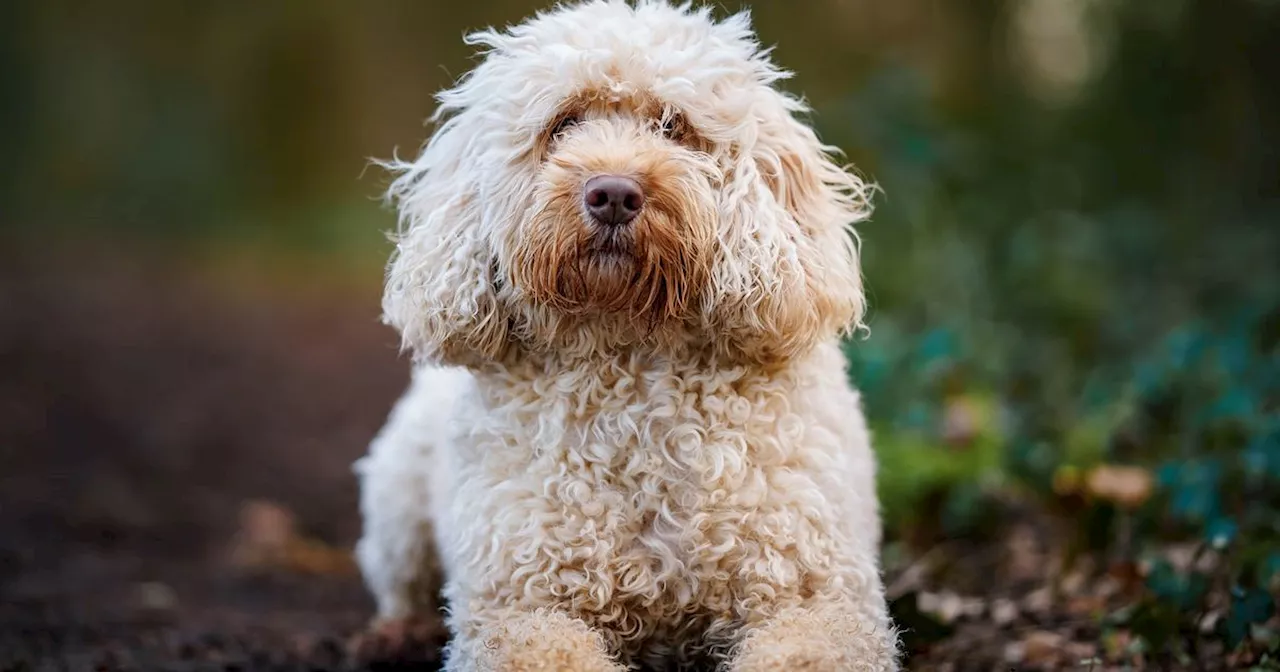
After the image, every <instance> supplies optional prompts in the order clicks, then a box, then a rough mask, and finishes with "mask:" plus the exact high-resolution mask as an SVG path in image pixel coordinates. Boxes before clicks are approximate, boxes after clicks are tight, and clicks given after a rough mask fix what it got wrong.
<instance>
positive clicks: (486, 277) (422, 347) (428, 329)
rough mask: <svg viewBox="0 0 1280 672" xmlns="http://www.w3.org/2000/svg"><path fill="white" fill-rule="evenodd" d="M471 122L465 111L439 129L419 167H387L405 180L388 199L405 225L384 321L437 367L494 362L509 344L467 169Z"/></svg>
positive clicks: (485, 230)
mask: <svg viewBox="0 0 1280 672" xmlns="http://www.w3.org/2000/svg"><path fill="white" fill-rule="evenodd" d="M470 122H471V119H470V117H469V116H468V113H467V112H465V111H464V112H463V113H461V114H460V115H458V116H455V117H452V118H450V119H449V120H448V121H446V122H444V123H443V124H442V125H441V126H440V127H439V128H438V130H437V131H436V133H435V134H434V135H433V136H432V137H431V139H430V140H429V141H428V143H427V145H426V146H425V147H424V149H423V150H422V153H421V154H420V156H419V157H418V158H417V160H415V161H413V162H400V161H393V162H389V163H387V164H385V165H386V167H388V168H389V169H391V170H392V171H394V172H396V173H398V176H397V177H396V179H395V180H394V181H393V182H392V184H391V187H390V189H389V190H388V196H389V197H390V198H391V200H392V201H393V202H394V203H395V205H396V207H397V209H398V210H399V216H400V226H399V231H398V234H397V235H396V236H395V237H394V240H395V243H396V249H395V252H394V253H393V255H392V257H391V261H390V264H389V265H388V268H387V278H386V287H385V291H384V293H383V298H382V310H383V321H384V322H386V323H387V324H390V325H392V326H394V327H395V328H396V329H397V330H399V332H400V334H401V338H402V347H403V348H405V349H411V350H412V351H413V353H414V356H415V359H418V360H422V361H428V362H433V363H438V364H464V365H465V364H469V363H474V362H476V361H483V360H488V359H493V358H496V357H499V356H500V355H501V353H502V351H503V349H504V347H505V346H506V343H507V328H508V327H507V319H508V318H507V315H506V311H504V310H503V309H502V306H501V304H500V301H499V299H498V296H497V292H496V291H495V286H494V283H495V278H494V263H495V262H494V253H493V249H494V248H493V244H492V242H491V240H492V233H491V231H490V228H491V227H489V226H487V225H486V222H485V210H484V208H483V204H482V202H481V198H480V192H481V185H480V184H479V182H478V179H479V176H478V175H477V174H476V171H472V170H467V169H466V163H467V157H468V151H469V149H470V147H469V144H474V143H468V142H467V139H468V138H469V137H470V136H471V135H473V131H472V129H470V128H469V126H470Z"/></svg>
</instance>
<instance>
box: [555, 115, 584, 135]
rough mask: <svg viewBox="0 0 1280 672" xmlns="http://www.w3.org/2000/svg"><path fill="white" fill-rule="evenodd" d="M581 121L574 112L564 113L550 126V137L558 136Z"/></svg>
mask: <svg viewBox="0 0 1280 672" xmlns="http://www.w3.org/2000/svg"><path fill="white" fill-rule="evenodd" d="M581 121H582V119H580V118H579V117H578V116H577V115H574V114H566V115H565V116H563V117H560V120H559V121H557V122H556V125H555V126H552V127H551V137H553V138H558V137H560V136H561V135H562V134H563V133H564V132H565V131H567V130H569V129H571V128H573V127H574V126H577V125H578V123H579V122H581Z"/></svg>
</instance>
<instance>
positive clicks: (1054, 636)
mask: <svg viewBox="0 0 1280 672" xmlns="http://www.w3.org/2000/svg"><path fill="white" fill-rule="evenodd" d="M1065 645H1066V638H1065V637H1063V636H1062V635H1059V634H1058V633H1056V632H1048V631H1045V630H1036V631H1033V632H1030V633H1028V634H1027V636H1026V637H1023V638H1022V647H1023V658H1022V662H1024V663H1026V664H1028V665H1034V666H1043V665H1051V664H1053V663H1055V662H1057V661H1058V659H1059V658H1060V657H1061V655H1062V653H1063V651H1064V648H1065Z"/></svg>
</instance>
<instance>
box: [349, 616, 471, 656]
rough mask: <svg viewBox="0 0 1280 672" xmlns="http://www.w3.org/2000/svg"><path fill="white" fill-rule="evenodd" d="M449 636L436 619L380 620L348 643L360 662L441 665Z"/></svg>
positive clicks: (440, 622) (375, 621) (350, 651)
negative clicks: (441, 658)
mask: <svg viewBox="0 0 1280 672" xmlns="http://www.w3.org/2000/svg"><path fill="white" fill-rule="evenodd" d="M447 639H448V633H447V631H446V630H445V627H444V623H443V622H442V621H441V620H440V619H439V618H437V617H434V616H432V617H408V618H390V619H384V618H378V619H374V620H373V621H372V622H371V623H370V624H369V627H368V628H366V629H365V630H363V631H361V632H358V633H356V634H355V635H353V636H352V637H351V639H350V640H348V642H347V650H348V652H349V653H350V655H351V657H352V658H354V659H355V660H357V661H359V662H361V663H365V664H368V663H377V662H390V661H395V662H397V663H408V662H414V663H438V662H439V661H440V656H441V651H442V649H443V647H444V644H445V641H446V640H447Z"/></svg>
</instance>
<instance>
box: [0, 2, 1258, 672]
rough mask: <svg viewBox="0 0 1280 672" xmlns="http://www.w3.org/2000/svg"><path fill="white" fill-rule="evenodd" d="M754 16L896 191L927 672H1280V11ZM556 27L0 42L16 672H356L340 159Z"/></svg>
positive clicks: (166, 12) (899, 526)
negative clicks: (237, 671)
mask: <svg viewBox="0 0 1280 672" xmlns="http://www.w3.org/2000/svg"><path fill="white" fill-rule="evenodd" d="M749 5H750V8H751V9H752V12H753V15H754V17H755V24H756V27H757V30H758V32H759V34H760V36H761V39H762V41H763V42H764V43H766V44H772V45H776V52H775V55H776V59H777V60H778V61H779V62H780V63H781V64H783V65H784V66H785V67H787V68H789V69H792V70H794V71H795V72H796V73H797V76H796V77H795V78H794V79H793V80H792V81H790V82H788V83H787V86H788V87H789V88H790V89H792V90H794V91H796V92H798V93H802V94H804V95H805V96H806V97H807V99H808V100H809V101H810V103H811V104H812V105H813V107H814V108H815V114H814V117H813V123H814V124H815V125H816V127H817V128H818V130H819V132H820V134H821V135H822V136H823V138H824V139H825V140H827V141H829V142H832V143H834V144H836V145H839V146H840V147H842V148H843V149H844V150H845V151H846V152H847V154H848V156H849V158H850V159H851V160H852V161H853V162H854V163H855V164H856V165H857V166H858V167H859V168H860V169H861V170H862V172H863V173H865V174H866V175H867V176H868V177H869V178H871V179H873V180H874V181H876V182H877V183H879V185H880V186H881V187H882V188H883V194H882V195H881V196H880V197H879V198H878V200H877V206H878V207H877V211H876V214H875V216H874V218H873V219H872V220H871V221H870V222H868V223H866V224H865V225H863V226H862V228H861V234H862V237H863V241H864V251H865V259H864V262H865V271H866V275H867V281H868V286H869V287H870V290H871V306H872V314H871V321H870V325H871V334H870V336H869V338H866V339H861V340H856V341H852V342H850V343H849V344H848V352H849V355H850V360H851V367H850V375H851V376H852V378H853V380H854V381H855V382H856V383H857V384H858V385H859V386H861V387H862V389H863V390H864V391H865V395H866V406H867V411H868V413H869V415H870V417H871V421H872V424H873V425H874V427H875V430H876V435H877V449H878V451H879V454H880V459H881V464H882V467H881V495H882V498H883V501H884V506H885V518H886V534H887V539H888V543H887V544H886V547H885V566H886V572H887V575H886V580H887V582H888V584H889V592H890V597H891V598H892V600H893V608H894V611H895V614H896V615H897V617H898V619H899V622H900V624H902V625H903V627H904V628H905V630H906V632H905V642H906V646H907V650H908V653H909V654H910V655H911V659H910V660H911V664H912V667H913V668H915V669H991V668H992V666H997V665H1003V666H1010V665H1012V666H1017V667H1019V668H1021V669H1053V668H1056V667H1059V666H1073V665H1086V664H1087V666H1089V667H1090V669H1107V668H1110V667H1115V666H1124V665H1129V666H1135V667H1144V666H1146V667H1151V668H1153V669H1174V668H1185V669H1216V668H1219V667H1236V666H1240V667H1244V666H1250V665H1251V666H1255V669H1280V663H1277V662H1276V660H1277V655H1278V654H1277V650H1278V649H1280V634H1277V633H1278V632H1280V622H1278V620H1277V618H1276V616H1275V612H1276V609H1275V596H1276V594H1277V588H1278V587H1280V583H1278V580H1280V282H1278V279H1280V278H1278V277H1277V276H1278V275H1280V261H1278V260H1280V199H1278V197H1280V2H1276V1H1275V0H897V1H896V2H893V3H889V2H873V1H872V0H805V1H804V2H795V1H794V0H793V1H792V2H787V0H756V1H755V2H750V3H749ZM544 6H546V3H540V2H532V1H529V0H489V1H485V2H469V3H447V2H444V1H443V0H441V1H432V2H422V1H419V2H411V1H408V0H383V1H381V2H376V3H345V2H337V1H336V0H312V1H310V2H289V1H285V0H280V1H277V2H271V3H254V2H245V1H241V0H233V1H228V2H222V3H162V2H133V1H129V2H120V3H90V2H74V1H71V0H54V1H51V2H36V1H34V0H15V1H11V2H5V3H3V4H2V5H0V127H2V128H3V129H4V132H3V133H0V156H2V157H3V161H4V163H5V166H6V167H5V169H4V170H3V173H2V175H3V177H0V371H2V372H3V373H2V374H0V668H3V669H15V668H16V669H44V666H47V665H59V664H63V665H68V666H70V668H71V669H86V668H87V667H92V666H98V667H99V668H101V667H108V668H109V667H132V668H134V669H137V668H143V669H147V668H153V667H171V666H172V665H174V664H176V663H174V662H173V661H184V660H189V661H204V662H205V663H208V664H210V665H214V666H217V665H221V664H227V665H232V664H234V665H239V666H240V668H241V669H244V668H252V669H259V668H262V669H266V668H272V669H275V668H280V669H284V668H288V667H289V666H290V665H303V664H306V665H309V666H311V667H313V668H321V669H355V668H359V667H361V666H369V665H373V664H374V661H376V660H379V659H378V658H377V656H378V655H382V654H378V653H377V652H376V651H375V652H374V653H370V651H371V649H370V646H369V645H368V642H366V641H364V640H360V639H359V638H358V637H356V636H355V635H356V633H357V632H358V630H359V628H360V627H361V626H362V625H363V624H364V622H365V620H366V619H367V618H368V617H369V616H370V615H371V609H372V605H371V603H370V602H369V600H368V598H367V597H366V596H365V593H364V591H363V588H362V587H361V585H360V582H359V579H358V577H357V576H356V575H355V574H354V571H353V568H352V565H351V562H350V557H349V553H348V551H349V548H350V546H351V544H352V543H353V542H354V540H355V538H356V536H357V535H358V532H359V520H358V516H357V511H356V490H355V481H354V479H353V477H352V475H351V473H350V468H349V465H350V463H351V461H352V460H353V459H355V458H356V457H357V456H358V455H360V454H361V453H362V452H363V451H364V448H365V445H366V444H367V441H368V440H369V438H370V437H371V436H372V435H373V433H374V432H375V431H376V430H377V428H378V426H379V425H380V423H381V421H382V420H383V418H384V417H385V414H386V412H387V410H388V409H389V407H390V404H391V402H392V401H393V400H394V398H395V397H396V395H397V394H398V393H399V392H400V390H401V388H402V386H403V385H404V383H405V382H406V380H407V372H406V370H407V364H406V362H405V361H404V360H403V359H401V358H399V357H398V354H397V350H396V345H397V342H396V339H395V335H394V334H393V333H392V332H391V331H390V330H389V329H388V328H385V327H383V326H381V325H380V324H379V323H378V297H379V292H380V281H381V277H382V276H381V273H382V265H383V263H384V262H385V259H386V256H387V254H388V252H389V251H390V246H389V244H388V243H387V242H386V238H385V232H387V231H388V230H390V229H392V228H393V226H394V217H393V215H392V213H390V212H388V211H387V210H385V209H384V208H383V207H382V205H381V203H380V202H379V197H380V193H381V190H382V189H383V188H384V187H385V184H386V179H385V178H386V176H385V175H384V174H383V173H381V171H380V170H378V169H376V168H374V167H370V166H369V165H368V160H369V159H370V158H386V157H389V156H390V155H391V153H392V152H393V151H395V150H396V149H397V148H399V149H400V151H401V154H402V155H403V154H406V153H411V152H412V151H413V150H414V149H416V147H418V145H419V144H420V143H421V142H422V141H423V139H424V138H425V136H426V134H427V132H428V130H429V129H427V128H424V126H423V123H422V122H423V119H425V118H426V117H427V116H428V114H429V113H430V112H431V110H432V109H433V103H432V94H433V93H434V92H435V91H436V90H437V89H439V88H441V87H443V86H446V85H447V84H449V83H450V82H451V81H453V79H454V78H456V77H457V76H459V75H460V74H461V73H463V72H465V71H466V69H467V68H468V67H470V65H471V64H472V63H473V61H472V60H471V59H470V53H469V50H468V48H466V47H465V46H464V45H463V44H462V40H461V38H462V35H463V34H464V32H466V31H468V30H471V29H476V28H481V27H484V26H487V25H493V24H496V25H502V24H507V23H510V22H514V21H518V20H520V19H521V18H523V17H524V16H526V15H527V14H528V13H530V12H531V11H532V10H533V9H535V8H539V7H544ZM741 6H742V5H740V4H738V3H736V2H731V3H720V4H718V5H717V7H718V11H719V13H720V14H721V15H723V14H725V13H726V12H727V11H732V10H737V9H739V8H741ZM422 639H423V640H424V641H425V643H423V644H422V646H421V647H420V650H419V651H418V652H417V654H416V655H419V656H421V657H422V658H423V659H424V660H434V656H435V651H436V650H435V648H434V645H435V644H438V642H439V633H438V632H435V633H427V634H425V635H423V636H422ZM375 648H376V647H375ZM384 662H385V661H384ZM58 669H63V668H58ZM201 669H203V668H201ZM289 669H292V668H289ZM1117 669H1119V668H1117Z"/></svg>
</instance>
